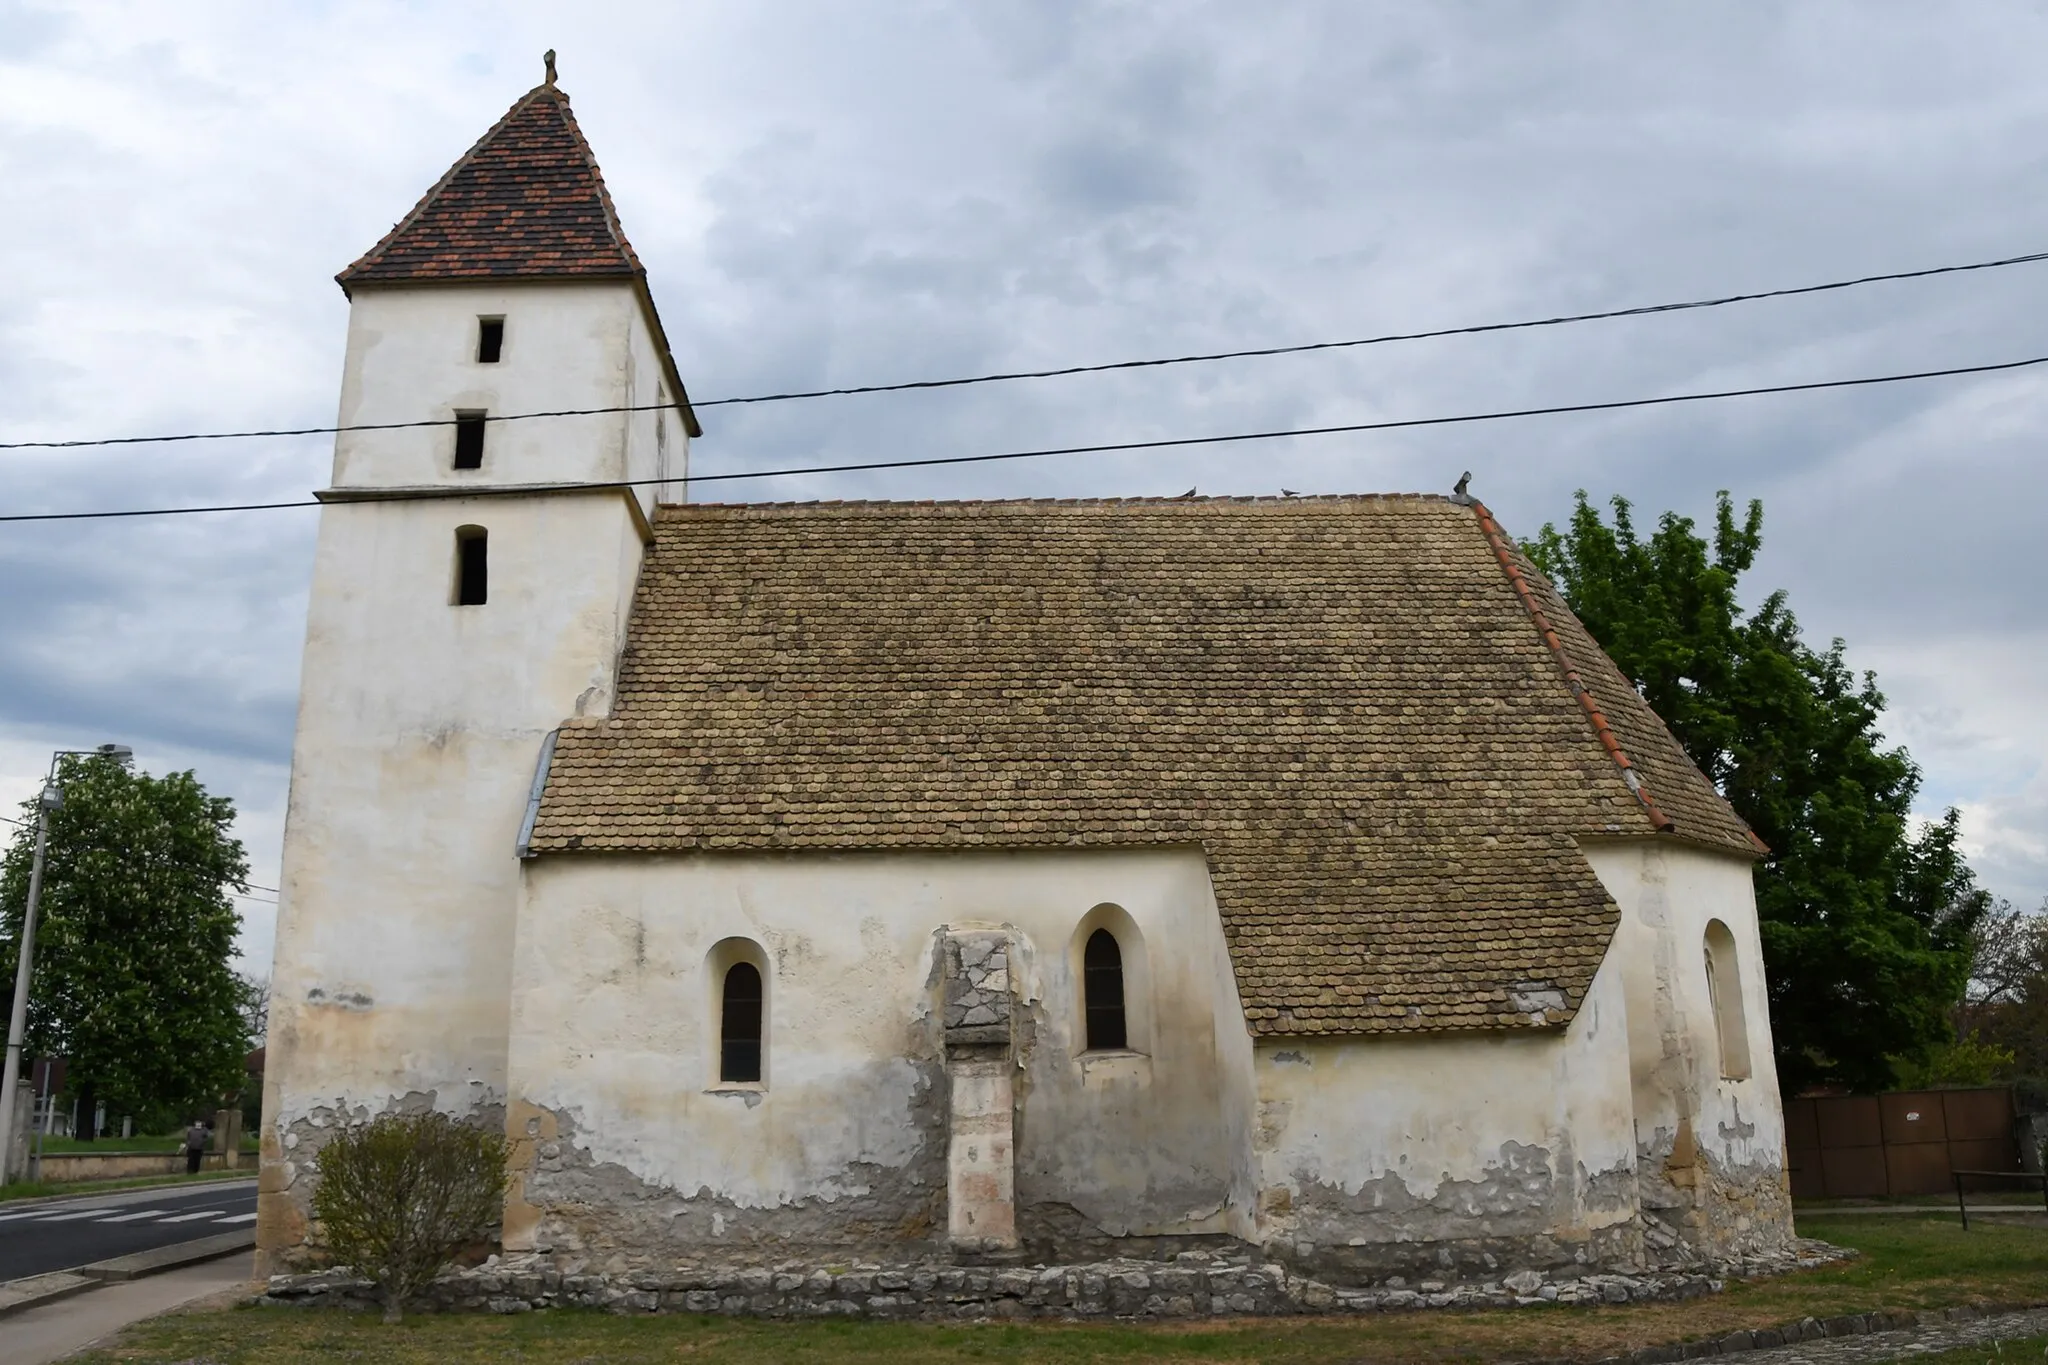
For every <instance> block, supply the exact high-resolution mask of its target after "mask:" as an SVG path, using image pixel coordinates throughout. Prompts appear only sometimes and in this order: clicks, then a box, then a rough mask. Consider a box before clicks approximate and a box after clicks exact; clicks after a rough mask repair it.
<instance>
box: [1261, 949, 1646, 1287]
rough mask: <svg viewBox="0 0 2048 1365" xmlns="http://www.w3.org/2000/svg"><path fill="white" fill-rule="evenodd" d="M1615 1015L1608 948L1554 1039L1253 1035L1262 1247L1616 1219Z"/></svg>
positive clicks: (1628, 1193)
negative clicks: (1572, 1013) (1569, 1019)
mask: <svg viewBox="0 0 2048 1365" xmlns="http://www.w3.org/2000/svg"><path fill="white" fill-rule="evenodd" d="M1626 1015H1627V1006H1626V1003H1625V1001H1624V998H1623V990H1622V974H1621V972H1620V970H1619V969H1618V968H1617V966H1616V964H1615V961H1614V956H1613V953H1612V951H1611V950H1610V953H1609V956H1608V959H1607V961H1606V962H1605V963H1603V965H1602V966H1601V968H1600V970H1599V971H1598V972H1597V973H1596V974H1595V976H1594V978H1593V984H1592V986H1591V988H1590V989H1589V990H1588V992H1587V995H1586V998H1585V1001H1584V1003H1583V1004H1581V1005H1580V1007H1579V1011H1578V1014H1577V1015H1576V1017H1575V1018H1574V1019H1573V1020H1572V1022H1571V1024H1570V1025H1569V1026H1568V1027H1567V1028H1565V1029H1564V1030H1562V1031H1561V1032H1560V1031H1553V1030H1534V1029H1532V1030H1529V1031H1527V1032H1522V1033H1472V1032H1466V1033H1449V1034H1436V1035H1430V1034H1423V1035H1412V1036H1411V1035H1383V1036H1377V1037H1366V1038H1340V1039H1315V1038H1298V1039H1297V1038H1262V1039H1260V1040H1259V1044H1258V1049H1257V1073H1256V1074H1257V1079H1258V1094H1259V1129H1258V1157H1259V1165H1260V1181H1261V1185H1262V1187H1263V1188H1262V1193H1261V1197H1260V1219H1259V1235H1260V1239H1261V1240H1262V1241H1265V1242H1268V1243H1279V1244H1281V1248H1282V1249H1283V1250H1288V1251H1293V1252H1295V1253H1296V1254H1298V1255H1300V1256H1303V1257H1307V1256H1311V1255H1314V1254H1317V1253H1324V1254H1327V1253H1329V1252H1330V1251H1332V1250H1334V1249H1341V1248H1345V1247H1352V1248H1356V1247H1365V1246H1370V1245H1373V1244H1384V1243H1392V1242H1402V1243H1408V1242H1415V1243H1427V1242H1441V1241H1450V1240H1458V1239H1485V1238H1517V1239H1526V1238H1528V1237H1529V1236H1531V1235H1535V1234H1542V1235H1548V1236H1553V1237H1557V1238H1561V1239H1563V1240H1565V1241H1573V1240H1577V1239H1581V1238H1583V1237H1586V1236H1588V1235H1590V1234H1592V1233H1595V1232H1597V1231H1599V1230H1601V1229H1604V1228H1617V1227H1622V1226H1624V1225H1626V1224H1628V1223H1629V1222H1630V1221H1631V1220H1632V1219H1633V1217H1634V1212H1635V1208H1634V1197H1633V1195H1634V1191H1633V1184H1634V1170H1635V1159H1636V1148H1635V1140H1634V1134H1633V1126H1632V1104H1631V1098H1630V1084H1629V1067H1628V1043H1627V1039H1628V1025H1627V1017H1626Z"/></svg>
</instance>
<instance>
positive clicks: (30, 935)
mask: <svg viewBox="0 0 2048 1365" xmlns="http://www.w3.org/2000/svg"><path fill="white" fill-rule="evenodd" d="M79 755H90V756H94V757H100V758H111V759H113V760H115V761H116V762H119V763H125V762H127V761H128V760H129V759H131V758H133V757H134V756H135V751H134V750H133V749H130V748H129V747H128V746H127V745H125V744H102V745H100V747H99V748H97V749H59V750H57V752H55V753H53V754H51V755H50V771H49V772H48V773H46V774H45V775H44V777H43V794H42V795H41V796H39V797H37V798H36V856H35V860H34V861H33V862H32V863H30V864H29V872H28V905H27V907H26V908H25V909H24V910H23V911H22V915H21V953H20V956H19V958H18V960H17V961H16V962H15V964H14V1012H13V1015H12V1017H10V1018H9V1019H8V1021H7V1066H6V1069H5V1070H4V1071H0V1181H4V1179H5V1177H6V1174H7V1166H8V1164H9V1163H10V1162H11V1161H12V1160H13V1159H14V1089H15V1080H16V1077H17V1076H18V1074H19V1073H20V1071H21V1040H22V1035H23V1034H24V1033H26V1032H27V1031H28V983H29V976H30V974H31V973H32V972H33V970H34V967H33V962H34V954H35V950H36V902H37V901H38V900H40V899H42V894H43V850H44V848H45V847H46V846H47V845H48V844H49V841H50V812H51V811H54V810H58V809H60V808H62V806H63V805H64V789H63V788H62V787H60V786H58V785H57V760H59V759H61V758H69V757H74V756H79Z"/></svg>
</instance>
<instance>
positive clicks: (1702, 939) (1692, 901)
mask: <svg viewBox="0 0 2048 1365" xmlns="http://www.w3.org/2000/svg"><path fill="white" fill-rule="evenodd" d="M1585 854H1586V858H1587V860H1588V861H1589V862H1590V863H1591V864H1592V865H1593V870H1594V871H1595V872H1596V873H1597V874H1598V875H1599V877H1600V880H1601V883H1602V884H1603V885H1605V886H1606V888H1607V892H1608V894H1609V895H1611V896H1613V897H1614V899H1615V902H1616V903H1617V904H1618V905H1619V906H1620V907H1621V911H1622V925H1621V928H1620V930H1619V931H1618V932H1617V934H1616V950H1615V956H1617V957H1618V959H1619V961H1620V962H1621V964H1622V969H1623V979H1624V981H1625V983H1626V987H1627V992H1628V1008H1629V1020H1630V1025H1631V1027H1630V1039H1629V1044H1630V1046H1629V1053H1630V1063H1631V1070H1632V1073H1633V1084H1634V1090H1635V1112H1636V1130H1637V1137H1638V1141H1639V1143H1640V1145H1641V1149H1642V1151H1643V1152H1644V1153H1646V1154H1650V1153H1655V1154H1658V1157H1659V1159H1662V1157H1663V1156H1664V1155H1665V1154H1668V1153H1670V1152H1671V1151H1672V1149H1673V1146H1674V1144H1676V1145H1677V1146H1678V1148H1679V1155H1680V1159H1681V1160H1683V1159H1684V1157H1685V1154H1686V1153H1685V1148H1686V1143H1687V1140H1689V1141H1690V1142H1692V1143H1696V1144H1697V1145H1698V1147H1699V1149H1700V1150H1702V1151H1704V1152H1706V1153H1707V1154H1708V1155H1710V1156H1712V1157H1713V1158H1714V1159H1715V1161H1716V1162H1717V1163H1718V1164H1719V1165H1720V1166H1721V1168H1722V1169H1723V1170H1725V1171H1742V1170H1751V1169H1767V1170H1770V1169H1779V1168H1781V1167H1782V1164H1783V1157H1784V1145H1785V1120H1784V1111H1783V1109H1782V1107H1781V1105H1780V1102H1779V1098H1778V1073H1777V1067H1776V1064H1775V1062H1774V1060H1773V1057H1772V1051H1771V1018H1770V999H1769V996H1768V994H1767V993H1766V990H1765V984H1764V964H1763V945H1762V942H1761V940H1760V938H1759V936H1758V932H1757V917H1756V891H1755V884H1754V879H1753V865H1752V863H1751V862H1750V860H1749V859H1747V858H1743V857H1738V856H1733V855H1729V854H1722V853H1715V852H1712V851H1710V850H1707V849H1703V848H1698V847H1695V846H1693V845H1690V844H1684V843H1680V842H1678V841H1676V840H1672V839H1658V840H1631V841H1621V840H1612V841H1610V840H1600V841H1594V842H1589V843H1588V844H1587V845H1586V847H1585ZM1713 920H1720V921H1721V922H1722V923H1724V924H1726V925H1727V926H1728V929H1729V931H1730V933H1731V934H1732V935H1733V936H1734V939H1735V949H1736V957H1737V961H1738V965H1739V967H1740V975H1741V1002H1742V1012H1743V1031H1744V1033H1745V1034H1746V1036H1747V1037H1748V1040H1749V1063H1750V1069H1749V1075H1748V1076H1747V1077H1746V1078H1741V1079H1737V1078H1731V1077H1724V1076H1723V1075H1722V1074H1721V1071H1722V1067H1721V1054H1720V1041H1719V1038H1718V1036H1717V1031H1716V1027H1715V1022H1714V1009H1713V1003H1712V1000H1711V999H1710V997H1709V995H1708V987H1707V969H1706V957H1705V943H1706V933H1707V925H1708V924H1709V923H1710V922H1711V921H1713Z"/></svg>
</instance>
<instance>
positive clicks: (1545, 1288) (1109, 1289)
mask: <svg viewBox="0 0 2048 1365" xmlns="http://www.w3.org/2000/svg"><path fill="white" fill-rule="evenodd" d="M1854 1255H1855V1253H1854V1252H1851V1251H1844V1250H1842V1249H1840V1248H1837V1247H1832V1246H1829V1245H1827V1244H1826V1243H1824V1242H1814V1241H1810V1240H1802V1241H1800V1242H1799V1243H1798V1244H1796V1245H1795V1246H1792V1247H1789V1248H1787V1249H1786V1250H1785V1251H1784V1252H1782V1253H1779V1254H1776V1255H1774V1256H1772V1257H1769V1258H1767V1259H1752V1260H1750V1261H1748V1262H1745V1263H1744V1266H1743V1268H1742V1273H1743V1274H1745V1275H1757V1274H1769V1273H1781V1272H1784V1271H1789V1270H1797V1269H1804V1268H1811V1267H1814V1266H1820V1265H1825V1264H1828V1263H1830V1262H1832V1261H1838V1260H1844V1259H1848V1258H1850V1257H1853V1256H1854ZM1724 1283H1725V1278H1724V1276H1722V1275H1718V1274H1711V1273H1705V1272H1702V1271H1700V1270H1698V1269H1682V1268H1681V1269H1655V1270H1649V1271H1644V1272H1641V1273H1636V1274H1626V1275H1623V1274H1610V1273H1605V1272H1598V1271H1592V1272H1580V1271H1577V1270H1572V1271H1564V1272H1552V1273H1550V1274H1545V1273H1543V1272H1539V1271H1535V1270H1524V1271H1520V1272H1516V1273H1514V1274H1510V1275H1508V1276H1506V1277H1504V1278H1503V1279H1500V1280H1485V1281H1478V1282H1467V1283H1459V1284H1452V1283H1449V1282H1445V1281H1438V1280H1417V1281H1413V1282H1410V1281H1409V1280H1407V1279H1405V1278H1403V1277H1401V1276H1393V1277H1390V1278H1389V1279H1387V1280H1384V1281H1382V1282H1380V1283H1377V1284H1369V1285H1358V1286H1340V1285H1332V1284H1327V1283H1324V1282H1323V1281H1320V1280H1315V1279H1310V1278H1309V1277H1307V1276H1304V1275H1301V1274H1299V1273H1296V1272H1294V1271H1291V1270H1289V1269H1288V1268H1287V1267H1286V1266H1284V1265H1282V1264H1280V1263H1278V1262H1275V1261H1265V1260H1261V1259H1259V1258H1258V1257H1256V1256H1218V1255H1212V1254H1210V1253H1208V1252H1201V1251H1190V1252H1183V1253H1181V1254H1180V1255H1178V1256H1176V1257H1175V1258H1174V1259H1173V1260H1172V1261H1170V1262H1163V1263H1162V1262H1157V1261H1125V1260H1118V1261H1097V1262H1090V1263H1085V1264H1077V1265H1037V1264H1034V1265H1016V1266H963V1265H958V1264H954V1263H952V1262H911V1263H906V1264H901V1265H880V1264H876V1265H857V1266H852V1267H843V1266H840V1267H824V1266H813V1265H807V1264H803V1263H799V1262H785V1263H782V1264H778V1265H772V1266H762V1265H757V1266H737V1265H675V1266H670V1267H667V1268H664V1269H659V1270H656V1269H648V1270H642V1271H637V1272H634V1273H631V1274H620V1275H593V1274H588V1273H585V1271H584V1270H583V1268H582V1267H580V1266H579V1265H578V1264H577V1263H576V1262H574V1261H570V1260H560V1259H558V1258H555V1257H550V1256H543V1255H526V1256H514V1257H510V1258H500V1257H495V1256H494V1257H492V1258H491V1259H490V1260H488V1261H486V1262H485V1263H484V1264H482V1265H480V1266H476V1267H474V1268H471V1269H467V1270H458V1271H453V1272H450V1273H448V1274H445V1275H443V1276H442V1277H441V1278H440V1279H438V1280H436V1281H435V1282H434V1284H433V1286H432V1287H431V1288H430V1289H429V1290H428V1291H427V1292H426V1293H425V1294H424V1295H422V1296H421V1299H420V1301H419V1303H418V1304H417V1305H409V1307H416V1308H419V1309H427V1310H430V1311H431V1310H438V1311H443V1312H488V1313H522V1312H527V1311H530V1310H532V1309H536V1308H566V1307H579V1308H603V1309H607V1310H609V1311H612V1312H615V1313H658V1312H678V1313H723V1314H728V1315H734V1316H749V1317H770V1318H818V1317H855V1318H919V1319H953V1320H959V1319H967V1320H975V1319H984V1318H1199V1317H1217V1316H1233V1317H1244V1316H1279V1315H1291V1314H1300V1313H1373V1312H1386V1311H1395V1310H1402V1309H1412V1308H1509V1307H1514V1306H1516V1305H1535V1304H1602V1303H1609V1304H1613V1303H1632V1302H1640V1301H1648V1300H1655V1299H1685V1298H1695V1297H1698V1296H1700V1295H1703V1294H1710V1293H1715V1292H1718V1291H1719V1290H1720V1289H1721V1288H1722V1286H1723V1284H1724ZM371 1301H372V1293H371V1287H370V1285H369V1284H368V1282H367V1281H364V1280H362V1279H359V1278H357V1277H355V1276H354V1275H352V1274H351V1273H350V1272H349V1271H347V1270H346V1269H339V1270H330V1271H324V1272H321V1273H319V1274H314V1275H279V1276H275V1277H273V1278H272V1279H271V1281H270V1284H269V1287H268V1289H267V1291H266V1292H265V1293H264V1294H263V1295H262V1296H261V1298H260V1299H259V1300H258V1302H261V1303H265V1304H271V1305H308V1304H346V1305H360V1306H368V1305H369V1304H370V1303H371Z"/></svg>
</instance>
